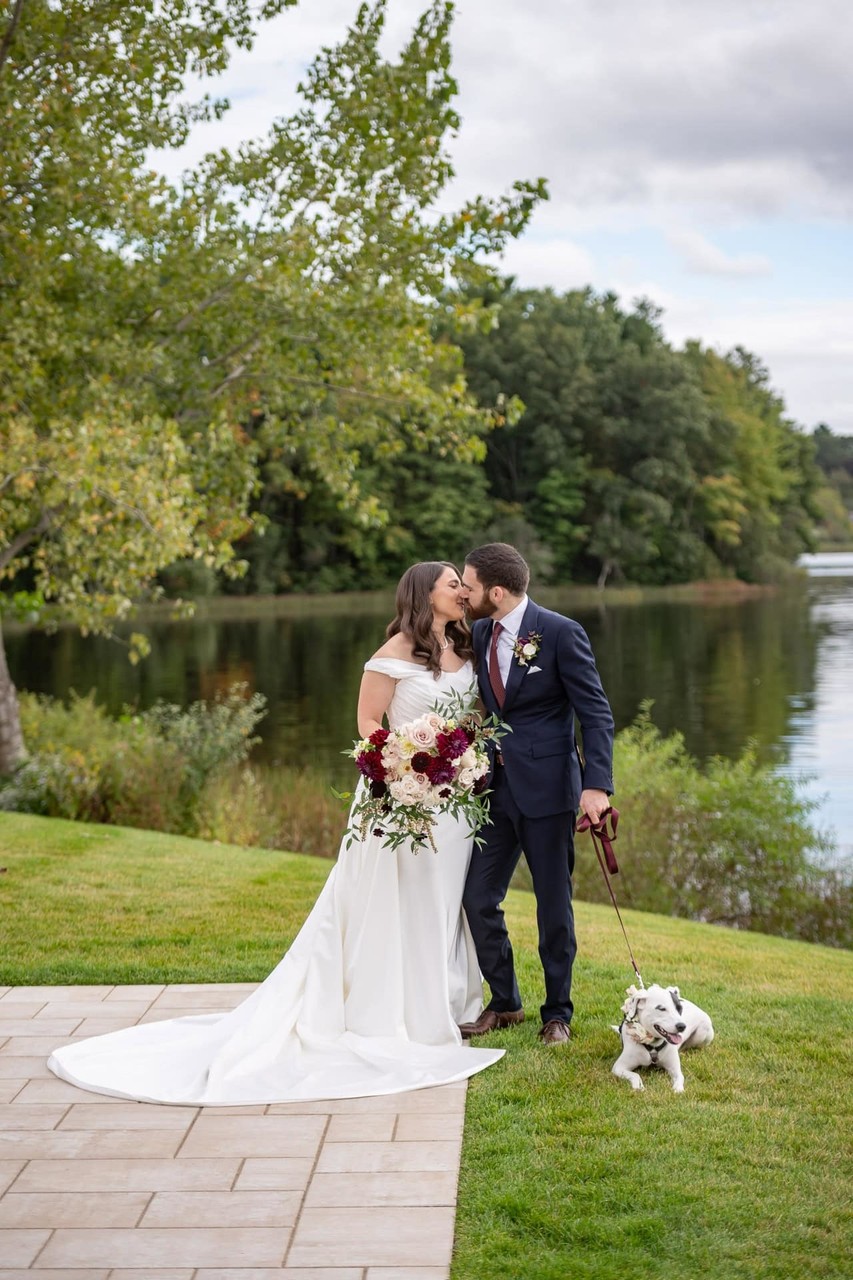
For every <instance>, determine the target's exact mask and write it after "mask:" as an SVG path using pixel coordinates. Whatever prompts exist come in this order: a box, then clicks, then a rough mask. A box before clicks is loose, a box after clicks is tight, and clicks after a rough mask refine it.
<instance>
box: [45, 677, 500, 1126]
mask: <svg viewBox="0 0 853 1280" xmlns="http://www.w3.org/2000/svg"><path fill="white" fill-rule="evenodd" d="M365 669H366V670H371V671H380V672H382V673H384V674H386V675H390V676H392V677H393V678H394V679H395V680H396V681H397V685H396V688H395V692H394V697H393V699H392V702H391V705H390V707H389V709H388V720H389V723H390V724H391V726H392V727H397V726H399V725H401V724H405V723H406V722H407V721H409V720H412V719H415V718H416V717H417V716H419V715H422V714H423V713H424V712H425V711H427V710H429V709H430V708H432V707H433V706H434V705H436V703H437V702H438V703H440V702H441V700H442V698H443V697H448V696H452V695H453V694H455V693H458V692H460V691H462V692H468V691H469V690H470V689H471V688H472V685H473V683H474V675H473V669H472V667H471V664H470V663H466V664H465V665H464V666H463V667H462V668H461V669H460V670H459V671H455V672H450V671H444V672H442V673H441V675H440V676H439V678H438V679H437V680H436V679H435V678H434V677H433V675H432V674H431V673H430V672H428V671H425V670H424V668H423V667H421V666H418V665H417V664H415V663H411V662H403V661H400V660H398V659H385V658H373V659H371V660H370V662H368V663H367V664H366V668H365ZM435 841H436V845H437V846H438V853H433V851H432V850H431V849H430V848H429V847H428V846H425V847H422V848H421V851H420V852H418V853H417V854H416V853H415V852H414V851H413V849H412V847H411V845H409V844H408V843H407V844H403V845H401V846H400V847H399V849H397V850H396V851H395V850H391V849H389V848H388V847H387V846H384V845H383V844H382V841H381V840H380V839H379V838H378V837H375V836H372V835H371V836H369V837H368V838H367V839H366V840H364V841H359V840H354V841H353V842H352V844H351V845H350V846H349V848H347V845H346V838H345V839H344V842H343V843H342V845H341V850H340V854H339V858H338V862H337V864H336V865H335V867H334V868H333V869H332V872H331V874H330V876H329V878H328V880H327V881H326V884H325V886H324V888H323V889H322V891H321V893H320V896H319V898H318V899H317V902H316V904H315V906H314V909H313V910H312V912H311V914H310V915H309V917H308V919H307V920H306V921H305V924H304V925H303V926H302V929H301V930H300V932H299V934H298V936H297V937H296V939H295V940H294V942H293V945H292V946H291V948H290V950H289V951H288V952H287V953H286V955H285V956H284V958H283V959H282V960H281V962H280V963H279V964H278V965H277V967H276V968H275V969H274V970H273V971H272V973H271V974H270V975H269V977H268V978H267V979H266V980H265V981H264V982H263V984H262V985H261V986H260V987H259V988H258V989H257V990H256V991H254V992H253V993H252V994H251V995H250V996H249V997H248V999H246V1000H245V1001H244V1002H243V1003H242V1004H241V1005H239V1006H238V1007H237V1008H236V1009H234V1010H232V1011H231V1012H229V1013H221V1014H203V1015H200V1016H193V1017H184V1018H171V1019H169V1020H168V1021H163V1022H149V1023H145V1024H143V1025H141V1026H134V1027H128V1028H127V1029H126V1030H123V1031H115V1032H112V1033H110V1034H109V1035H104V1036H96V1037H94V1038H92V1039H89V1040H83V1041H78V1042H77V1043H74V1044H69V1045H66V1046H65V1047H64V1048H61V1049H57V1050H56V1051H55V1053H53V1054H52V1056H51V1058H50V1059H49V1062H48V1066H49V1067H50V1069H51V1070H52V1071H53V1072H54V1073H55V1074H56V1075H58V1076H61V1077H62V1078H63V1079H64V1080H68V1081H70V1082H71V1083H72V1084H75V1085H79V1086H80V1087H81V1088H83V1089H89V1090H92V1091H93V1092H96V1093H108V1094H113V1095H115V1096H117V1097H123V1098H135V1099H139V1100H142V1101H145V1102H169V1103H186V1104H195V1105H203V1106H227V1105H231V1106H233V1105H234V1104H241V1103H245V1104H249V1103H265V1102H301V1101H308V1100H313V1099H323V1098H353V1097H368V1096H371V1095H375V1094H386V1093H399V1092H402V1091H404V1090H407V1089H420V1088H424V1087H426V1086H430V1085H438V1084H447V1083H449V1082H450V1081H453V1080H461V1079H463V1078H464V1077H466V1076H470V1075H473V1074H474V1073H475V1072H477V1071H482V1070H483V1068H484V1067H488V1066H490V1065H491V1064H492V1063H493V1062H496V1061H497V1060H498V1058H500V1057H501V1056H502V1054H503V1050H502V1049H473V1048H471V1047H470V1046H468V1045H466V1044H465V1043H464V1042H463V1041H462V1038H461V1036H460V1034H459V1030H458V1027H457V1023H461V1022H471V1021H474V1020H475V1019H476V1017H477V1016H478V1014H479V1013H480V1011H481V1009H482V985H481V980H480V971H479V968H478V965H477V957H476V953H475V951H474V946H473V942H472V940H471V934H470V932H469V929H468V924H467V921H466V920H465V918H464V916H463V914H462V908H461V903H462V889H463V886H464V884H465V876H466V873H467V870H468V862H469V859H470V856H471V847H472V839H471V837H470V835H469V834H468V832H467V829H466V825H465V823H464V822H460V821H458V820H456V819H454V818H452V817H450V816H449V815H447V814H442V815H440V816H439V817H438V820H437V824H436V829H435Z"/></svg>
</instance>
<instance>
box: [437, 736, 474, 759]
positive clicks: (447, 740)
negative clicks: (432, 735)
mask: <svg viewBox="0 0 853 1280" xmlns="http://www.w3.org/2000/svg"><path fill="white" fill-rule="evenodd" d="M436 745H437V746H438V749H439V751H440V752H441V754H442V755H443V756H447V757H448V758H449V759H450V760H455V759H456V757H457V756H461V755H464V753H465V752H466V751H467V750H468V747H469V745H470V744H469V742H468V735H467V733H466V732H465V730H464V729H454V730H453V732H452V733H440V734H439V735H438V737H437V738H436Z"/></svg>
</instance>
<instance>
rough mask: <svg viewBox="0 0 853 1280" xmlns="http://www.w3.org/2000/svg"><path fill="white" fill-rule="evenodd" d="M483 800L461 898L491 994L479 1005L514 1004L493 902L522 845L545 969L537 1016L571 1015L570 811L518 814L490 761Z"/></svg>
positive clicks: (502, 929) (502, 1007)
mask: <svg viewBox="0 0 853 1280" xmlns="http://www.w3.org/2000/svg"><path fill="white" fill-rule="evenodd" d="M489 800H490V816H491V819H492V822H491V825H490V826H486V827H483V828H482V829H481V831H480V835H481V836H482V837H483V839H484V841H485V843H484V844H482V845H480V846H479V848H478V847H476V846H475V848H474V853H473V856H472V858H471V866H470V869H469V871H468V878H467V881H466V884H465V893H464V896H463V899H462V905H463V907H464V908H465V914H466V915H467V917H468V923H469V925H470V926H471V933H472V934H473V937H474V944H475V946H476V948H477V958H478V960H479V962H480V968H481V970H482V972H483V977H484V978H485V979H486V981H487V982H488V984H489V987H490V989H491V993H492V994H491V1000H490V1001H489V1004H488V1006H487V1007H488V1008H489V1009H493V1010H494V1011H495V1012H496V1013H507V1012H510V1011H512V1010H515V1009H520V1008H521V995H520V994H519V990H518V983H517V981H516V976H515V965H514V961H513V953H512V944H511V942H510V940H509V934H508V933H507V928H506V922H505V920H504V913H503V911H502V909H501V905H500V904H501V903H502V902H503V900H504V898H505V897H506V894H507V890H508V888H509V882H510V880H511V879H512V874H513V872H514V871H515V868H516V866H517V865H518V860H519V858H520V856H521V852H522V849H523V850H524V854H525V857H526V858H527V864H528V866H529V867H530V874H531V876H532V878H533V891H534V894H535V896H536V920H537V924H538V926H539V958H540V960H541V961H542V968H543V970H544V974H545V1003H544V1004H543V1005H542V1007H541V1015H542V1021H543V1023H544V1022H549V1021H550V1020H551V1019H552V1018H558V1019H560V1021H562V1022H571V1019H572V1013H573V1011H574V1010H573V1006H572V999H571V990H572V965H573V963H574V959H575V954H576V952H577V942H576V939H575V919H574V911H573V910H572V871H573V870H574V826H575V814H574V812H572V811H567V812H565V813H556V814H550V815H549V816H548V817H545V818H528V817H525V815H524V814H523V813H522V812H521V810H520V809H519V807H518V805H517V804H516V803H515V800H514V799H513V795H512V792H511V791H510V788H509V784H508V782H507V779H506V773H505V770H504V768H503V766H501V765H496V766H495V773H494V777H493V779H492V794H491V796H490V797H489Z"/></svg>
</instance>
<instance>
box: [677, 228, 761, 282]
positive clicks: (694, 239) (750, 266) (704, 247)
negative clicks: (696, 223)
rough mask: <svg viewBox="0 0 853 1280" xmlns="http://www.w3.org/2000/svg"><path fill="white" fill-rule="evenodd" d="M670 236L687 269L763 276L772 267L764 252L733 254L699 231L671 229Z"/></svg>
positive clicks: (700, 273) (714, 273) (715, 274)
mask: <svg viewBox="0 0 853 1280" xmlns="http://www.w3.org/2000/svg"><path fill="white" fill-rule="evenodd" d="M667 240H668V241H669V243H670V245H671V246H672V248H673V249H675V251H676V252H677V253H678V254H680V255H681V258H682V260H683V262H684V265H685V266H686V267H687V269H688V271H692V272H695V273H696V274H698V275H709V276H764V275H769V274H770V272H771V271H772V265H771V263H770V259H769V258H767V257H765V256H764V254H761V253H739V254H735V255H734V256H732V255H731V254H727V253H725V252H724V251H723V250H722V249H720V248H719V247H718V246H717V245H715V244H712V243H711V241H710V240H708V239H707V238H706V237H705V236H703V235H701V234H700V232H698V231H671V232H670V233H669V235H668V236H667Z"/></svg>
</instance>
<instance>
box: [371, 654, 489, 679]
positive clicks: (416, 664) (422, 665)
mask: <svg viewBox="0 0 853 1280" xmlns="http://www.w3.org/2000/svg"><path fill="white" fill-rule="evenodd" d="M367 662H402V664H403V666H404V667H418V668H419V669H420V670H421V671H429V667H428V666H427V664H426V663H425V662H412V661H410V659H409V658H368V659H367ZM470 665H471V659H470V658H466V659H465V661H464V662H463V663H462V666H461V667H457V668H456V670H455V671H450V670H449V669H448V668H447V667H441V671H442V672H443V673H444V675H446V676H458V675H459V672H460V671H464V670H465V668H466V667H470ZM365 666H367V663H365Z"/></svg>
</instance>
